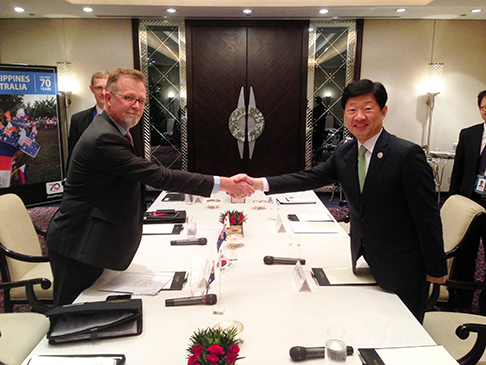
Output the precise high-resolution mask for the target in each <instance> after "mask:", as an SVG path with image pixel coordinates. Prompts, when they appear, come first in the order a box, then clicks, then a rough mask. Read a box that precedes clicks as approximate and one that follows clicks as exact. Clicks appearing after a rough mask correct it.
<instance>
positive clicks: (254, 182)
mask: <svg viewBox="0 0 486 365" xmlns="http://www.w3.org/2000/svg"><path fill="white" fill-rule="evenodd" d="M220 190H222V191H226V193H227V194H229V195H231V196H232V197H234V198H245V197H247V196H251V195H253V193H254V192H255V191H256V190H263V180H262V178H253V177H250V176H248V175H247V174H238V175H234V176H232V177H223V176H222V177H221V187H220Z"/></svg>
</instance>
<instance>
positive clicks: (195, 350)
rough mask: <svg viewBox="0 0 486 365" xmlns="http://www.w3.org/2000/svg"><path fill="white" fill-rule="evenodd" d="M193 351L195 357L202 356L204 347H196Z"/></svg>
mask: <svg viewBox="0 0 486 365" xmlns="http://www.w3.org/2000/svg"><path fill="white" fill-rule="evenodd" d="M191 350H192V353H193V354H194V355H199V356H201V354H202V353H203V352H204V347H202V346H201V345H196V346H194V347H193V348H192V349H191ZM199 356H198V357H199Z"/></svg>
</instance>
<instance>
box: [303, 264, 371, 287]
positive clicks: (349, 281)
mask: <svg viewBox="0 0 486 365" xmlns="http://www.w3.org/2000/svg"><path fill="white" fill-rule="evenodd" d="M356 270H357V273H356V274H355V273H354V272H353V269H352V268H351V267H346V268H312V276H313V277H314V279H315V280H316V282H317V283H318V285H319V286H328V285H376V281H375V279H374V278H373V275H371V271H370V270H369V268H359V269H356Z"/></svg>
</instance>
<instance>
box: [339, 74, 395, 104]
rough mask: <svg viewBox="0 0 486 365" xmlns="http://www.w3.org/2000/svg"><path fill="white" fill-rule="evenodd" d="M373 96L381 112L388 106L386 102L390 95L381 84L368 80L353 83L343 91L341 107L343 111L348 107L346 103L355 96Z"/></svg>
mask: <svg viewBox="0 0 486 365" xmlns="http://www.w3.org/2000/svg"><path fill="white" fill-rule="evenodd" d="M366 94H372V95H373V96H374V97H375V99H376V102H377V103H378V105H379V106H380V110H383V108H384V107H385V105H386V101H387V100H388V94H387V92H386V90H385V87H384V86H383V84H381V83H379V82H373V81H371V80H368V79H363V80H358V81H353V82H351V83H350V84H348V86H346V88H345V89H344V91H343V96H342V98H341V106H342V107H343V109H344V108H345V107H346V103H347V102H348V100H349V99H350V98H354V97H355V96H360V95H366Z"/></svg>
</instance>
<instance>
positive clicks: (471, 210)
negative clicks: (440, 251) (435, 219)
mask: <svg viewBox="0 0 486 365" xmlns="http://www.w3.org/2000/svg"><path fill="white" fill-rule="evenodd" d="M481 214H486V210H485V209H484V208H483V207H482V206H481V205H479V204H477V203H476V202H474V201H472V200H471V199H468V198H466V197H464V196H462V195H452V196H451V197H449V198H448V199H447V200H446V201H445V202H444V204H443V205H442V208H441V210H440V217H441V219H442V232H443V235H444V250H445V251H446V252H449V251H452V250H454V249H455V248H456V247H457V246H458V245H459V244H460V243H461V242H462V241H463V239H464V236H465V235H466V233H467V232H468V230H469V229H470V226H471V223H472V222H473V220H474V219H475V218H476V217H478V216H479V215H481Z"/></svg>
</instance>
